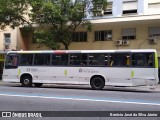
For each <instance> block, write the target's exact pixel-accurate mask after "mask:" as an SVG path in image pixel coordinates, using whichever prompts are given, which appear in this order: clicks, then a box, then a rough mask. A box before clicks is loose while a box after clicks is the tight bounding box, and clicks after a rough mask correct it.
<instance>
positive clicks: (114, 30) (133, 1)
mask: <svg viewBox="0 0 160 120" xmlns="http://www.w3.org/2000/svg"><path fill="white" fill-rule="evenodd" d="M108 2H109V3H108V7H107V8H106V9H105V10H102V9H99V14H102V16H101V17H98V16H97V17H92V16H89V17H88V19H90V20H91V23H93V30H92V31H91V32H89V31H86V30H85V29H84V28H79V30H78V31H77V32H76V34H75V37H74V41H73V42H72V43H71V44H70V46H69V49H72V50H83V49H89V50H94V49H100V50H101V49H145V48H153V49H156V50H157V51H158V54H159V57H160V22H159V20H160V0H108ZM97 13H98V12H97ZM8 29H9V28H8ZM8 29H7V30H6V31H0V39H1V41H0V42H1V44H0V49H1V50H4V49H9V50H12V49H15V50H21V49H23V50H40V49H49V48H47V47H44V46H43V47H38V44H36V43H33V39H32V38H33V35H32V34H28V35H23V34H22V33H23V32H21V30H20V29H19V28H16V29H14V30H13V29H9V30H8ZM7 40H8V41H7ZM61 49H64V46H63V45H61Z"/></svg>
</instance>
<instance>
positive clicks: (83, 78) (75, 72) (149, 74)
mask: <svg viewBox="0 0 160 120" xmlns="http://www.w3.org/2000/svg"><path fill="white" fill-rule="evenodd" d="M154 70H155V69H154V68H132V69H131V68H123V70H122V69H121V68H109V67H108V68H105V67H101V68H100V67H94V68H93V67H68V68H66V67H22V66H20V67H19V68H18V70H17V69H8V70H7V71H6V72H7V73H8V74H10V76H5V75H6V74H5V73H4V78H3V79H4V80H5V81H11V82H20V76H21V75H23V74H31V76H32V78H33V81H32V82H33V83H58V84H86V85H89V84H90V79H91V77H92V76H94V75H100V76H102V77H104V79H105V85H112V86H139V85H156V84H157V83H156V82H155V79H157V78H156V76H155V74H154ZM132 71H134V76H132ZM19 72H20V75H19ZM115 73H116V74H115Z"/></svg>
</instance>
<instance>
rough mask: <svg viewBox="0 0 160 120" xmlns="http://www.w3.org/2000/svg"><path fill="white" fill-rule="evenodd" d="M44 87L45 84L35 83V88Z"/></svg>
mask: <svg viewBox="0 0 160 120" xmlns="http://www.w3.org/2000/svg"><path fill="white" fill-rule="evenodd" d="M42 85H43V83H34V86H36V87H41V86H42Z"/></svg>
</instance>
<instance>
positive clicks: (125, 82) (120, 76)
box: [107, 52, 132, 86]
mask: <svg viewBox="0 0 160 120" xmlns="http://www.w3.org/2000/svg"><path fill="white" fill-rule="evenodd" d="M130 59H131V58H130V53H129V52H116V53H111V54H110V55H109V60H108V61H109V69H107V70H108V71H107V77H108V79H109V80H108V81H109V82H108V85H115V86H131V84H132V81H131V76H130V74H131V68H130Z"/></svg>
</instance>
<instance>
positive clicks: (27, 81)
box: [21, 75, 32, 87]
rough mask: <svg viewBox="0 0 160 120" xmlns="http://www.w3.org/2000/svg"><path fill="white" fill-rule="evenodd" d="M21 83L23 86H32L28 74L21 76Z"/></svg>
mask: <svg viewBox="0 0 160 120" xmlns="http://www.w3.org/2000/svg"><path fill="white" fill-rule="evenodd" d="M21 84H22V86H23V87H31V86H32V78H31V77H30V76H28V75H27V76H23V77H22V79H21Z"/></svg>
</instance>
